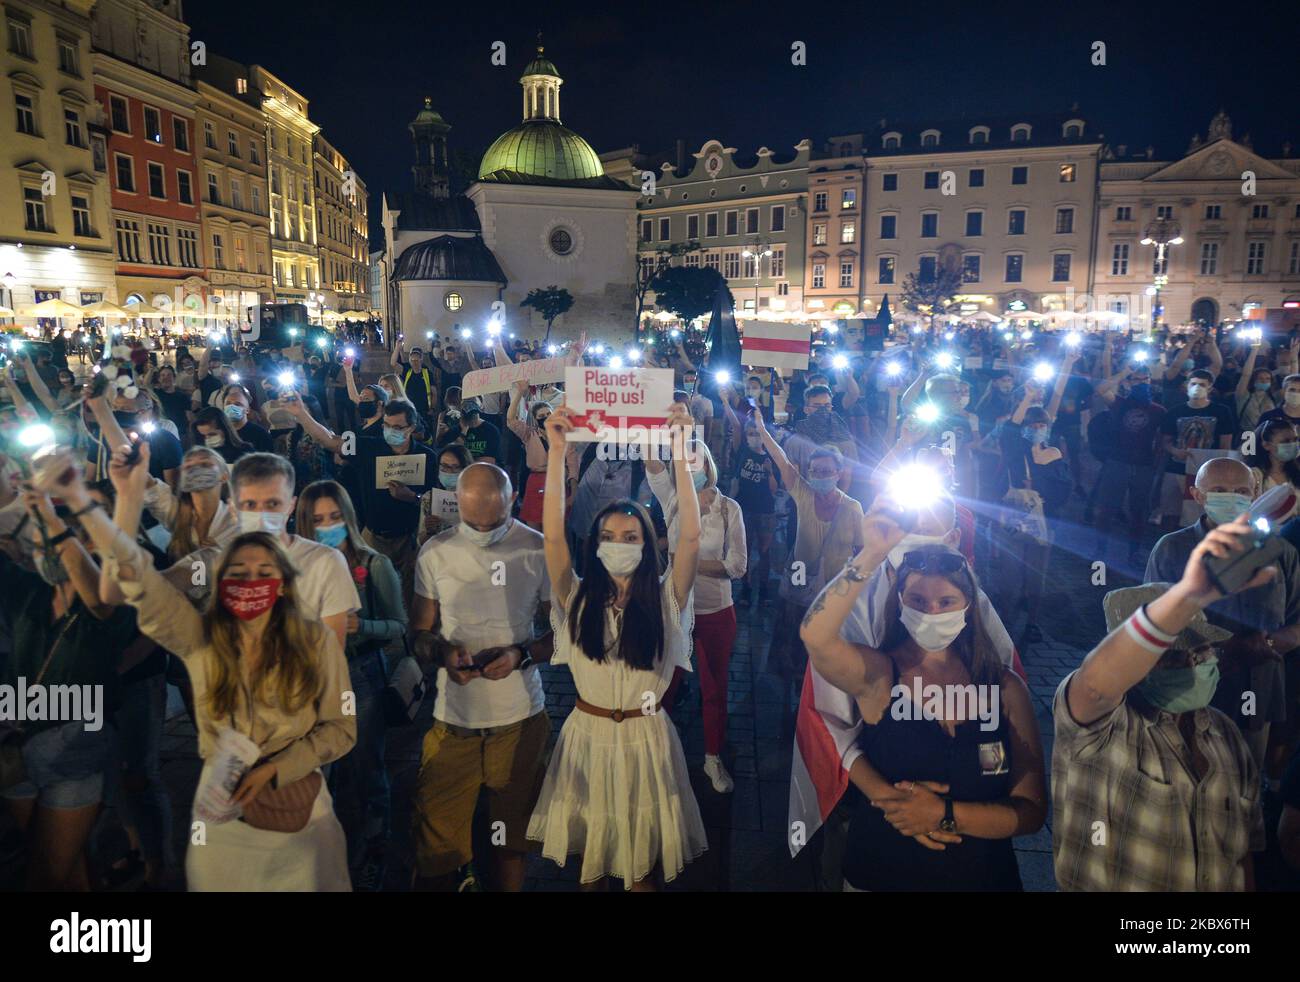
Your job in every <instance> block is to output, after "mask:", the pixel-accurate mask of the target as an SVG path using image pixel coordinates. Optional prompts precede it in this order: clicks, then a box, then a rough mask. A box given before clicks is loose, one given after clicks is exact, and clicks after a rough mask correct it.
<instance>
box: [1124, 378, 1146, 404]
mask: <svg viewBox="0 0 1300 982" xmlns="http://www.w3.org/2000/svg"><path fill="white" fill-rule="evenodd" d="M1128 394H1129V398H1130V399H1136V400H1137V401H1138V402H1150V401H1151V383H1150V382H1139V383H1137V385H1131V386H1129V390H1128Z"/></svg>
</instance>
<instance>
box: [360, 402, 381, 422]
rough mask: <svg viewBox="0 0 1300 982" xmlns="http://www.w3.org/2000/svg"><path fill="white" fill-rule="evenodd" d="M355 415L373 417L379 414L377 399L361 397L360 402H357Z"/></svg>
mask: <svg viewBox="0 0 1300 982" xmlns="http://www.w3.org/2000/svg"><path fill="white" fill-rule="evenodd" d="M357 415H358V416H360V417H361V418H362V419H374V418H375V417H376V416H378V415H379V400H378V399H371V400H366V399H363V400H362V401H361V402H359V403H357Z"/></svg>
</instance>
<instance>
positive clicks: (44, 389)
mask: <svg viewBox="0 0 1300 982" xmlns="http://www.w3.org/2000/svg"><path fill="white" fill-rule="evenodd" d="M22 366H23V371H24V372H26V373H27V382H28V384H30V385H31V387H32V391H33V392H35V393H36V398H37V399H39V400H41V405H43V406H44V407H45V408H46V409H48V410H49V411H50V415H51V416H53V415H55V414H56V413H58V412H61V411H62V409H63V407H62V406H60V405H59V400H58V399H55V398H54V396H52V395H51V394H50V387H49V386H48V385H46V384H45V379H43V378H41V373H40V372H38V371H37V370H36V366H35V365H33V364H32V359H31V356H30V355H28V354H25V353H24V354H23V355H22Z"/></svg>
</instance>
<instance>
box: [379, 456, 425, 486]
mask: <svg viewBox="0 0 1300 982" xmlns="http://www.w3.org/2000/svg"><path fill="white" fill-rule="evenodd" d="M424 462H425V456H424V454H397V455H395V456H392V457H376V458H375V488H376V489H378V490H383V489H384V488H386V487H388V482H389V481H396V482H397V483H398V484H423V483H424Z"/></svg>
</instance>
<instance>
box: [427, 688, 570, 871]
mask: <svg viewBox="0 0 1300 982" xmlns="http://www.w3.org/2000/svg"><path fill="white" fill-rule="evenodd" d="M457 730H460V728H459V727H457V728H455V730H453V728H450V727H448V726H447V725H446V724H444V723H440V722H438V721H437V720H435V721H434V723H433V728H432V729H430V730H429V732H428V733H427V734H425V737H424V747H423V750H422V752H421V754H420V775H419V777H417V778H416V781H415V809H414V814H413V815H412V824H413V826H414V827H413V838H414V841H415V861H416V866H417V867H418V869H419V871H420V876H423V877H433V876H445V875H447V874H448V873H454V872H455V871H456V870H457V869H459V868H460V867H461V866H464V865H465V864H466V863H468V862H469V861H470V860H471V859H473V858H474V847H473V823H474V810H475V808H476V807H477V805H478V799H479V793H480V791H482V790H483V789H486V790H487V816H488V825H489V828H491V830H492V833H491V834H492V842H493V844H494V845H496V846H499V847H500V848H503V849H509V850H511V851H512V852H526V851H527V850H528V846H527V844H526V843H527V839H526V837H525V834H526V833H527V831H528V819H529V818H530V817H532V813H533V806H534V805H536V804H537V795H538V793H539V792H540V791H541V787H542V778H543V776H544V774H545V771H544V769H543V767H542V762H543V758H544V757H545V756H546V741H547V739H548V738H549V737H550V734H551V721H550V717H549V716H547V715H546V713H545V712H540V713H538V714H537V715H536V716H530V717H529V718H528V719H526V720H523V721H522V722H519V723H513V724H511V725H509V726H503V727H499V728H497V729H495V730H494V732H492V733H490V734H489V735H487V736H464V735H461V734H462V733H463V732H464V731H460V732H456V731H457ZM498 822H500V823H502V824H501V825H497V823H498Z"/></svg>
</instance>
